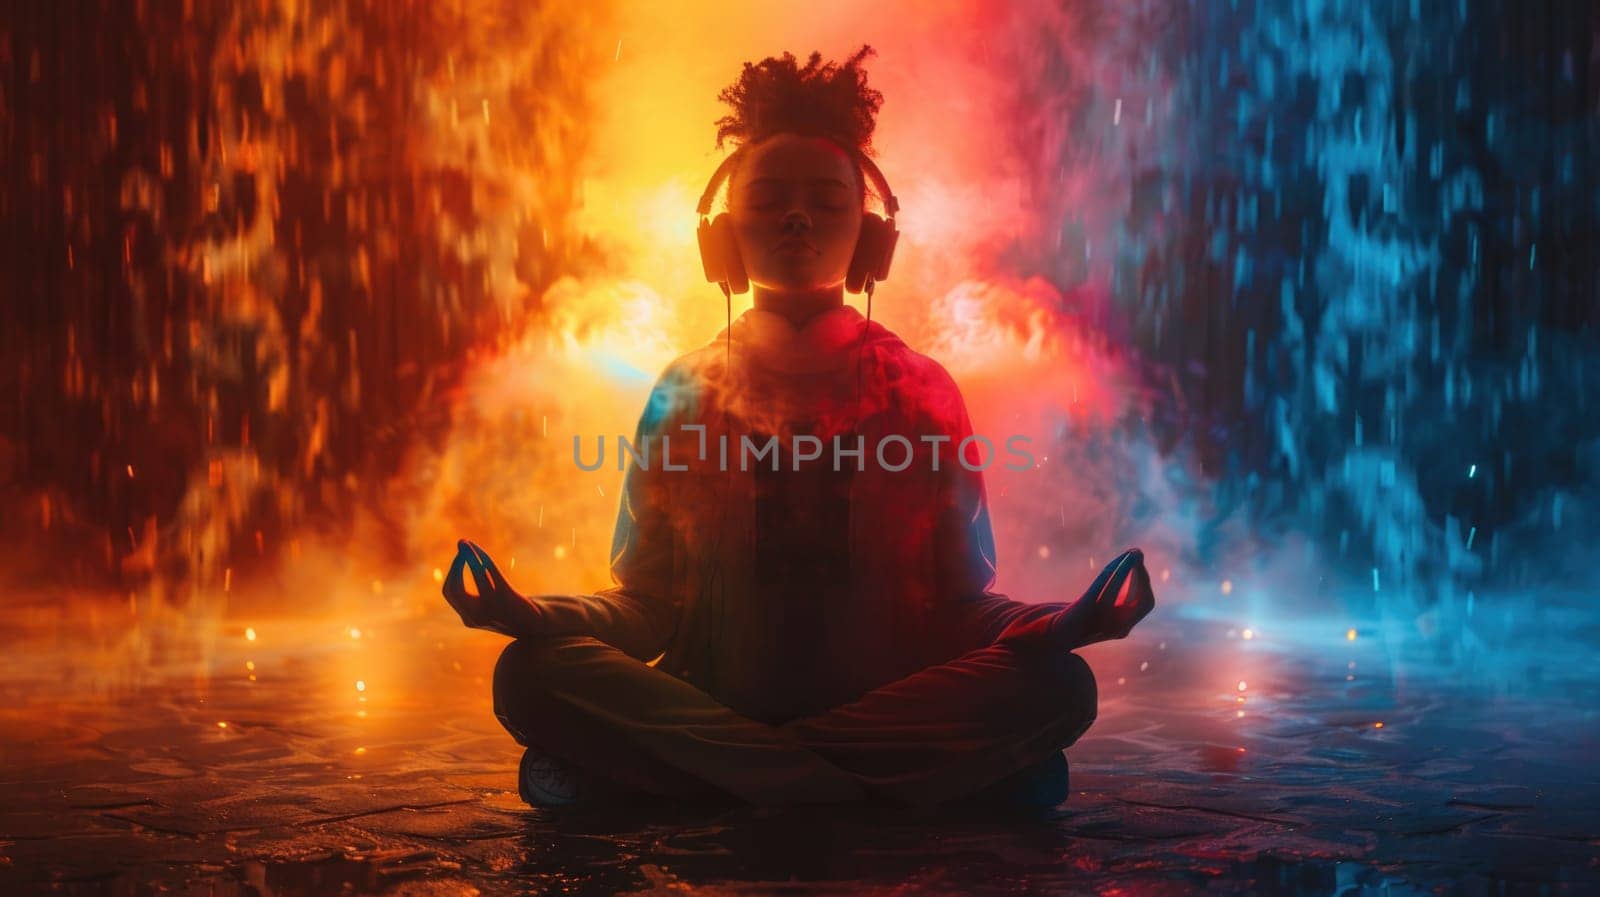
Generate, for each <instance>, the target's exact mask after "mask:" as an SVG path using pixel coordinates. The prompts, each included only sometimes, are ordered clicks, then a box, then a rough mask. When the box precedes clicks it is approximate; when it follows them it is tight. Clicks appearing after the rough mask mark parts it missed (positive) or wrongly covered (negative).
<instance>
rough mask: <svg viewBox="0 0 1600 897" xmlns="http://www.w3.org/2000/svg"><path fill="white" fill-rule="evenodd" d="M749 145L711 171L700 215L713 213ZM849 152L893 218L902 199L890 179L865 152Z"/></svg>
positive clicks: (885, 209) (700, 207)
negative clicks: (734, 168) (718, 195)
mask: <svg viewBox="0 0 1600 897" xmlns="http://www.w3.org/2000/svg"><path fill="white" fill-rule="evenodd" d="M749 146H750V144H745V145H743V146H741V147H739V148H738V149H736V150H734V151H733V152H731V153H729V154H728V157H727V158H726V159H723V160H722V164H720V165H718V166H717V170H716V171H714V172H712V173H711V180H710V182H709V183H707V184H706V189H705V191H704V192H703V193H701V194H700V202H699V203H698V204H697V205H696V206H695V210H696V212H697V213H698V214H699V215H700V217H702V218H704V217H705V216H706V215H709V214H710V213H711V203H712V202H713V201H715V200H716V198H717V188H719V187H721V186H722V182H723V180H725V179H726V178H727V177H728V173H729V172H730V171H732V170H733V163H734V161H735V160H736V159H738V158H739V157H740V156H741V155H743V154H744V153H745V151H746V150H747V149H749ZM848 152H849V153H850V156H851V158H853V159H854V160H855V162H856V164H857V165H858V166H859V167H860V168H861V170H862V171H864V172H865V173H866V175H867V178H868V180H870V181H872V184H873V186H874V187H877V188H878V195H879V197H880V198H882V199H883V209H884V211H886V212H888V213H889V217H890V218H891V219H893V218H894V216H895V214H896V213H898V212H899V211H900V201H899V200H897V199H895V198H894V191H893V190H891V189H889V180H888V179H887V178H885V177H884V176H883V172H882V171H880V170H879V169H878V166H877V163H875V162H873V161H872V160H871V159H869V158H867V156H866V154H865V153H861V152H857V151H855V150H849V151H848Z"/></svg>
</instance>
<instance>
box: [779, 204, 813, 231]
mask: <svg viewBox="0 0 1600 897" xmlns="http://www.w3.org/2000/svg"><path fill="white" fill-rule="evenodd" d="M810 229H811V219H810V218H809V217H808V216H807V215H806V214H805V213H804V212H802V211H800V210H799V209H793V210H791V211H790V212H789V213H788V214H787V215H784V216H783V232H784V233H785V234H798V233H803V232H804V231H808V230H810Z"/></svg>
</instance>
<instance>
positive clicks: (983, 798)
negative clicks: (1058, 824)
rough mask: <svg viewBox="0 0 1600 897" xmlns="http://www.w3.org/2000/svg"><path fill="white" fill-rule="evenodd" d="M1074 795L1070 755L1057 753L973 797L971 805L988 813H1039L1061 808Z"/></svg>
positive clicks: (1061, 752)
mask: <svg viewBox="0 0 1600 897" xmlns="http://www.w3.org/2000/svg"><path fill="white" fill-rule="evenodd" d="M1070 791H1071V776H1070V774H1069V772H1068V767H1067V755H1066V753H1065V752H1063V751H1056V752H1055V753H1054V754H1051V755H1050V756H1049V757H1046V758H1045V759H1043V760H1041V761H1039V762H1038V763H1035V764H1034V765H1032V766H1030V767H1028V768H1026V769H1023V770H1020V771H1018V772H1015V773H1012V774H1011V775H1009V776H1007V777H1006V778H1004V779H1001V780H1000V781H998V782H995V783H994V784H992V785H990V786H989V787H988V788H985V789H984V790H983V791H980V792H978V793H977V794H976V795H973V797H972V798H971V799H970V803H972V804H974V805H976V806H979V807H983V808H986V809H993V810H1005V811H1011V812H1022V813H1039V812H1044V811H1048V810H1052V809H1054V808H1056V807H1058V806H1060V805H1061V804H1062V803H1063V802H1064V801H1065V800H1066V799H1067V796H1068V794H1069V793H1070Z"/></svg>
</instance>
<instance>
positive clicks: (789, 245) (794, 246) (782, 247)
mask: <svg viewBox="0 0 1600 897" xmlns="http://www.w3.org/2000/svg"><path fill="white" fill-rule="evenodd" d="M775 248H776V249H777V251H779V252H795V251H799V250H805V251H806V252H811V253H815V252H817V247H815V246H812V245H811V244H810V243H809V242H807V241H805V240H794V239H790V240H783V241H781V242H779V243H778V245H777V247H775Z"/></svg>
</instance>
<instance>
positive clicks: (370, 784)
mask: <svg viewBox="0 0 1600 897" xmlns="http://www.w3.org/2000/svg"><path fill="white" fill-rule="evenodd" d="M12 613H13V615H14V616H15V613H16V612H14V611H13V612H12ZM101 613H102V616H103V617H104V619H101V620H100V621H99V624H98V628H93V629H92V631H93V632H97V633H105V632H115V631H118V630H119V629H123V628H125V629H126V630H127V632H131V633H134V635H132V636H129V635H127V634H124V636H123V637H121V638H120V639H109V640H108V639H107V638H104V637H103V636H94V635H67V634H63V633H64V632H65V630H64V629H63V628H62V627H61V625H60V617H59V616H58V617H55V618H52V617H51V616H50V614H49V613H46V612H44V611H41V610H39V609H38V608H35V609H34V612H33V613H32V615H31V616H26V618H25V619H13V620H11V621H10V622H9V624H8V625H7V626H6V627H5V628H4V629H0V633H3V634H4V640H5V642H6V645H5V647H6V651H5V659H4V660H3V661H0V690H3V693H4V696H5V704H4V706H5V707H6V709H5V710H4V711H0V760H3V763H0V894H6V895H12V894H32V893H47V894H69V895H142V894H169V893H170V894H184V895H191V894H192V895H201V894H204V895H258V897H267V895H271V897H288V895H345V894H409V895H467V894H484V895H497V894H517V893H563V894H612V893H652V894H719V895H722V894H834V893H849V894H879V893H882V894H889V893H894V894H905V893H929V894H963V895H983V894H1015V893H1051V894H1055V893H1061V894H1070V893H1095V894H1132V895H1167V894H1190V893H1205V894H1277V895H1299V894H1307V895H1310V894H1361V895H1379V894H1383V895H1405V894H1468V895H1480V894H1481V895H1499V894H1530V895H1531V894H1541V895H1542V894H1597V893H1600V809H1597V807H1600V784H1597V781H1596V779H1597V774H1596V772H1595V766H1594V764H1593V763H1592V761H1591V760H1590V759H1589V758H1590V757H1592V756H1593V755H1594V754H1595V752H1596V750H1597V749H1600V736H1597V726H1596V712H1595V710H1594V708H1593V706H1592V705H1593V703H1594V702H1593V700H1592V695H1593V694H1594V686H1595V684H1596V682H1597V681H1600V677H1597V676H1595V675H1594V672H1595V666H1594V663H1593V661H1592V659H1590V660H1588V661H1587V662H1586V663H1584V662H1578V663H1566V662H1562V661H1558V660H1556V659H1555V658H1554V655H1552V656H1551V657H1547V658H1546V659H1544V660H1538V659H1535V660H1534V661H1530V663H1531V664H1532V665H1531V666H1530V667H1529V668H1528V669H1525V670H1518V671H1515V672H1516V675H1510V676H1501V677H1500V678H1499V680H1497V681H1494V682H1490V681H1488V680H1486V679H1484V678H1483V677H1481V676H1462V675H1460V674H1459V673H1450V674H1447V673H1445V672H1444V671H1443V670H1438V671H1433V672H1430V666H1429V665H1428V664H1427V663H1426V662H1418V661H1416V660H1415V659H1414V658H1408V657H1407V656H1406V654H1405V651H1404V650H1403V649H1401V648H1397V647H1396V646H1395V645H1393V644H1391V643H1388V642H1386V641H1385V640H1383V639H1381V638H1377V637H1369V636H1367V635H1364V634H1363V635H1360V636H1359V637H1356V638H1350V634H1349V633H1347V631H1346V630H1345V629H1344V628H1342V626H1343V624H1340V623H1334V622H1332V621H1328V622H1325V623H1317V622H1304V621H1303V622H1300V623H1297V624H1295V625H1294V626H1292V627H1291V626H1289V625H1288V624H1284V625H1283V626H1282V627H1281V631H1278V632H1264V633H1256V632H1251V633H1250V638H1248V639H1247V638H1245V635H1244V632H1243V631H1242V630H1240V629H1237V628H1231V627H1230V626H1229V624H1228V623H1227V622H1225V621H1218V620H1208V619H1204V618H1201V617H1198V616H1194V615H1186V614H1184V613H1182V612H1181V610H1179V609H1169V612H1167V613H1166V614H1164V615H1157V616H1156V617H1152V618H1151V620H1150V621H1148V623H1147V625H1146V626H1144V627H1141V629H1140V631H1139V632H1138V633H1137V634H1136V635H1135V637H1134V638H1132V639H1130V640H1129V641H1128V642H1125V643H1119V644H1112V645H1100V646H1094V647H1091V648H1089V649H1086V650H1085V652H1084V653H1085V656H1086V657H1088V658H1089V660H1090V661H1091V663H1092V664H1093V665H1094V667H1095V670H1096V674H1097V676H1098V677H1099V681H1100V691H1101V708H1100V718H1099V721H1098V722H1097V723H1096V725H1095V726H1094V728H1092V729H1091V730H1090V732H1089V734H1088V735H1087V736H1085V737H1084V739H1083V740H1082V741H1081V742H1080V743H1079V744H1078V745H1076V746H1074V747H1073V748H1072V749H1071V750H1070V751H1069V752H1068V757H1069V759H1070V762H1071V767H1072V776H1073V794H1072V797H1071V799H1070V800H1069V802H1068V803H1067V804H1066V805H1064V806H1063V807H1062V808H1061V809H1059V810H1058V811H1056V812H1055V813H1054V814H1052V815H1051V816H1049V817H1048V818H1044V819H1039V820H1016V819H999V818H979V817H971V816H965V817H964V816H959V815H955V814H953V813H950V812H944V813H916V812H911V811H901V810H892V809H871V808H863V809H849V810H827V811H822V810H817V809H811V810H805V811H763V810H754V809H735V810H706V809H694V808H685V807H674V806H650V807H640V808H609V809H587V810H562V811H551V810H534V809H529V808H527V807H524V806H522V805H521V804H520V802H519V801H518V799H517V796H516V793H515V781H514V775H515V772H514V771H515V765H516V761H517V757H518V754H519V751H518V749H517V747H516V746H515V745H514V744H513V743H512V742H511V741H510V739H509V738H508V737H506V736H505V735H504V734H503V732H502V731H501V730H500V728H499V726H498V724H497V723H496V722H495V720H494V718H493V716H492V714H491V713H490V704H489V696H488V686H487V683H488V678H489V673H490V670H491V669H492V666H493V662H494V658H495V656H496V652H497V651H498V649H499V647H500V646H501V645H502V644H503V640H501V639H498V638H496V637H494V636H491V635H488V634H485V633H477V632H467V631H464V630H461V629H460V628H459V626H457V625H454V623H453V618H449V617H447V615H446V614H445V613H439V612H437V611H435V610H434V609H431V608H423V609H422V610H421V611H420V612H418V611H417V610H416V609H414V608H407V611H406V612H405V613H399V612H394V611H392V610H391V611H389V612H387V613H386V614H382V615H380V614H368V615H365V616H366V622H365V623H364V624H352V623H351V622H350V620H349V619H348V618H342V619H323V620H303V619H302V620H285V619H272V618H267V617H261V618H259V619H252V620H246V619H228V620H219V621H217V622H216V623H215V624H211V625H204V626H202V625H198V624H196V625H193V626H191V627H188V628H187V629H186V630H185V631H183V632H181V633H178V632H167V631H165V630H163V628H162V627H160V626H152V625H147V624H141V625H137V626H135V625H132V624H130V625H128V626H127V627H123V626H122V625H121V624H119V623H118V614H119V613H127V614H129V615H133V616H136V615H137V611H135V610H132V609H129V610H127V611H122V610H118V609H112V610H107V611H103V612H101ZM348 616H349V615H347V617H348ZM1291 630H1292V632H1293V637H1290V635H1289V633H1290V632H1291ZM1572 656H1573V657H1577V658H1583V657H1589V658H1592V656H1593V655H1592V652H1589V651H1588V650H1587V649H1584V648H1583V645H1582V644H1576V645H1575V649H1574V652H1573V655H1572ZM1500 672H1501V673H1505V672H1506V671H1505V670H1503V669H1502V670H1500ZM1530 681H1532V682H1533V684H1535V685H1536V686H1537V687H1519V683H1520V684H1521V686H1527V685H1528V683H1529V682H1530ZM1380 724H1381V725H1380Z"/></svg>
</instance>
